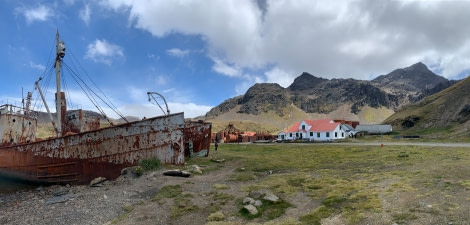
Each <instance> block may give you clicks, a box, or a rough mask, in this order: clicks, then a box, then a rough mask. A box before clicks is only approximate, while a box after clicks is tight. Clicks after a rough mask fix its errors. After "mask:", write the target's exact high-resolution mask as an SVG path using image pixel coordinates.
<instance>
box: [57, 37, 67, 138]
mask: <svg viewBox="0 0 470 225" xmlns="http://www.w3.org/2000/svg"><path fill="white" fill-rule="evenodd" d="M56 48H57V51H56V58H55V69H56V85H57V92H56V96H55V101H56V114H57V136H58V137H60V136H62V126H63V125H62V120H63V118H62V117H63V116H64V115H63V114H65V112H63V110H64V109H63V106H64V107H65V99H63V96H62V95H63V94H62V93H61V91H60V69H61V62H62V61H61V58H64V56H65V43H64V42H63V41H61V40H60V37H59V30H57V34H56Z"/></svg>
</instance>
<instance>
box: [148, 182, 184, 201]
mask: <svg viewBox="0 0 470 225" xmlns="http://www.w3.org/2000/svg"><path fill="white" fill-rule="evenodd" d="M182 192H183V189H182V188H181V185H167V186H163V187H162V188H161V189H160V190H159V191H158V193H157V195H155V197H153V199H152V201H158V200H160V199H162V198H175V197H178V196H181V193H182Z"/></svg>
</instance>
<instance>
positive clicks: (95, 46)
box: [85, 39, 124, 65]
mask: <svg viewBox="0 0 470 225" xmlns="http://www.w3.org/2000/svg"><path fill="white" fill-rule="evenodd" d="M122 57H124V53H123V50H122V48H121V47H120V46H119V45H115V44H111V43H109V42H108V41H106V40H98V39H97V40H95V41H94V42H93V43H91V44H89V45H88V48H87V52H86V55H85V58H88V59H91V60H93V61H95V62H101V63H104V64H107V65H111V64H112V62H113V60H114V59H117V58H122Z"/></svg>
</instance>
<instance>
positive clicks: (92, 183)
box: [90, 177, 106, 187]
mask: <svg viewBox="0 0 470 225" xmlns="http://www.w3.org/2000/svg"><path fill="white" fill-rule="evenodd" d="M105 180H106V178H104V177H97V178H95V179H93V180H92V181H90V187H101V186H103V182H104V181H105Z"/></svg>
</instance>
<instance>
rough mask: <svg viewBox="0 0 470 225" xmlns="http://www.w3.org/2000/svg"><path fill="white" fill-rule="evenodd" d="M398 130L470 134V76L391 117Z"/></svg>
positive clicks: (390, 119)
mask: <svg viewBox="0 0 470 225" xmlns="http://www.w3.org/2000/svg"><path fill="white" fill-rule="evenodd" d="M384 122H385V123H390V124H392V126H393V129H394V130H409V131H410V132H413V131H414V130H421V129H434V130H441V131H442V132H449V131H450V132H449V133H452V134H458V133H461V134H463V135H467V136H468V129H469V128H470V77H467V78H466V79H464V80H462V81H459V82H458V83H456V84H455V85H453V86H451V87H450V88H447V89H445V90H443V91H441V92H438V93H436V94H433V95H430V96H427V97H425V98H424V99H423V100H421V101H420V102H417V103H413V104H409V105H407V106H405V107H403V108H402V109H400V110H399V111H398V112H396V113H395V114H393V115H392V116H391V117H389V118H387V119H386V120H385V121H384Z"/></svg>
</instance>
